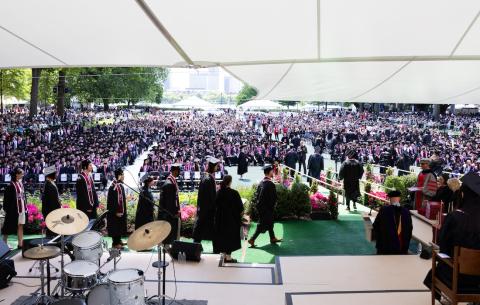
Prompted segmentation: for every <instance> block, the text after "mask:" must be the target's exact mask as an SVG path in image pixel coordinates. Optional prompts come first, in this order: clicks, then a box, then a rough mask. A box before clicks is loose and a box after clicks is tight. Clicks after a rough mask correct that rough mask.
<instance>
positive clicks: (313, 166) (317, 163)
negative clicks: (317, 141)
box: [307, 146, 324, 179]
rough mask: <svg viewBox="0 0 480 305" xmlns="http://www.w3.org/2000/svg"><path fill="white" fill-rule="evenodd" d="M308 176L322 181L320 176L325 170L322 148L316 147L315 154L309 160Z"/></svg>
mask: <svg viewBox="0 0 480 305" xmlns="http://www.w3.org/2000/svg"><path fill="white" fill-rule="evenodd" d="M307 167H308V175H309V176H311V177H313V178H316V179H320V174H321V172H322V170H323V168H324V164H323V156H322V151H321V148H320V146H317V147H315V153H314V154H313V155H310V157H309V158H308V166H307Z"/></svg>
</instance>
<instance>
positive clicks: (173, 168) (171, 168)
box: [170, 163, 182, 171]
mask: <svg viewBox="0 0 480 305" xmlns="http://www.w3.org/2000/svg"><path fill="white" fill-rule="evenodd" d="M181 167H182V164H180V163H173V164H172V165H170V171H173V170H176V169H180V168H181Z"/></svg>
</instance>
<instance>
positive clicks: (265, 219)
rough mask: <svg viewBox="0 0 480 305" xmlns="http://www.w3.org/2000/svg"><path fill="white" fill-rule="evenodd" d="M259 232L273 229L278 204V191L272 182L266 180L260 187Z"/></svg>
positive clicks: (258, 202) (258, 206) (258, 203)
mask: <svg viewBox="0 0 480 305" xmlns="http://www.w3.org/2000/svg"><path fill="white" fill-rule="evenodd" d="M258 188H259V189H258V201H257V211H258V218H259V221H258V230H259V231H260V232H261V233H264V232H266V231H268V230H269V229H273V218H274V211H275V205H276V203H277V190H276V189H275V184H274V183H273V182H272V181H271V180H267V179H264V180H263V181H262V182H260V184H259V185H258Z"/></svg>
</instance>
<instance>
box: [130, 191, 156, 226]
mask: <svg viewBox="0 0 480 305" xmlns="http://www.w3.org/2000/svg"><path fill="white" fill-rule="evenodd" d="M153 219H154V217H153V194H152V192H151V191H150V189H145V188H144V189H143V190H142V192H141V193H140V196H139V198H138V205H137V212H136V213H135V229H138V228H140V227H141V226H143V225H144V224H146V223H149V222H152V221H153Z"/></svg>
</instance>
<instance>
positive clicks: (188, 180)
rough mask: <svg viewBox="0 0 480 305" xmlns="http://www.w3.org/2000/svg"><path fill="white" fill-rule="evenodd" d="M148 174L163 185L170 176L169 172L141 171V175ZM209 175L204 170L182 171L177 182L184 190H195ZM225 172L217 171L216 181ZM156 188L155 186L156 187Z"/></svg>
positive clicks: (220, 179)
mask: <svg viewBox="0 0 480 305" xmlns="http://www.w3.org/2000/svg"><path fill="white" fill-rule="evenodd" d="M146 175H148V176H150V177H154V178H155V179H157V180H158V181H159V184H158V185H161V184H162V183H163V182H164V181H165V180H166V179H167V177H168V175H169V173H168V172H148V173H145V172H141V173H139V177H140V178H142V177H145V176H146ZM205 175H207V174H206V173H203V172H188V171H186V172H181V173H180V175H179V176H178V177H177V184H178V187H179V189H180V190H182V191H194V190H196V189H198V185H199V183H200V181H201V180H202V178H203V177H204V176H205ZM223 176H224V174H223V173H222V172H216V173H215V181H216V182H220V181H222V179H223ZM154 189H155V188H154Z"/></svg>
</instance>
